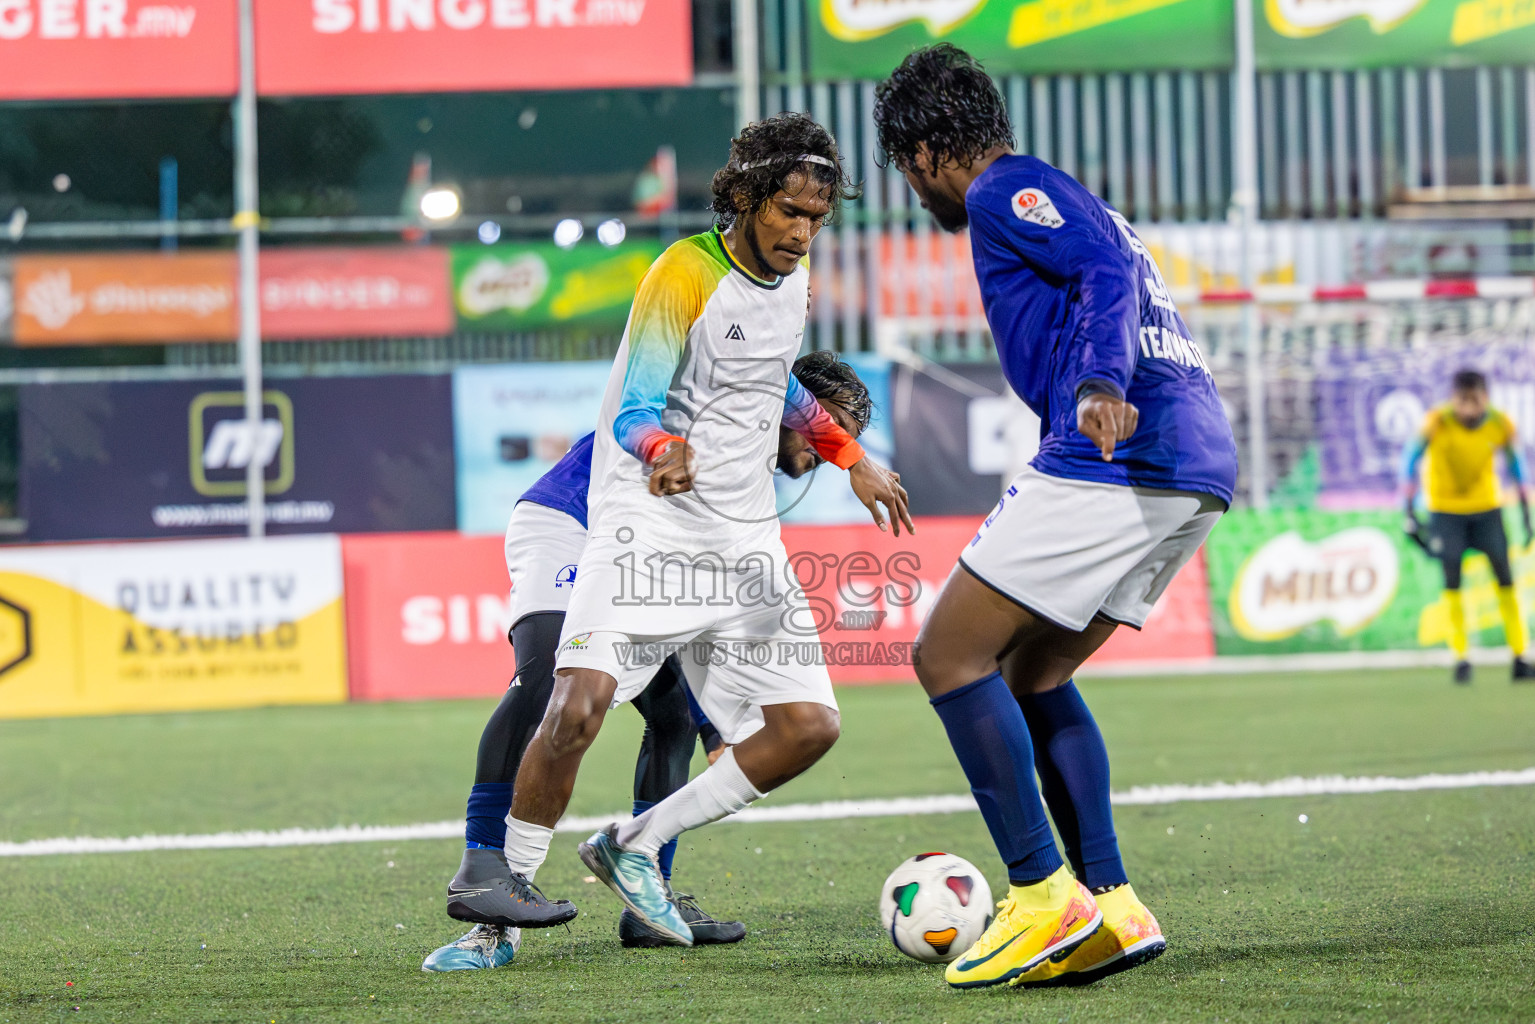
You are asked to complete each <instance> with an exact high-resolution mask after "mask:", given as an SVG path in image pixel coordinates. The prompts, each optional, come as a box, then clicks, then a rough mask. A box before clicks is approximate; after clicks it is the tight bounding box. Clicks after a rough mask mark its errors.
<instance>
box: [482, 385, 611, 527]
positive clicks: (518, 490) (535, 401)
mask: <svg viewBox="0 0 1535 1024" xmlns="http://www.w3.org/2000/svg"><path fill="white" fill-rule="evenodd" d="M612 368H613V364H612V363H610V362H606V361H603V362H589V363H516V364H510V365H502V366H464V367H460V368H459V369H457V370H455V371H453V444H454V451H455V453H456V460H455V461H456V464H457V478H458V527H459V529H460V530H463V531H464V532H465V533H494V534H501V533H503V532H505V530H506V520H507V517H508V516H510V515H511V514H512V506H513V505H515V504H516V503H517V499H518V498H520V497H522V492H523V491H526V490H527V489H528V488H529V487H531V486H533V483H534V481H536V480H537V479H538V478H539V477H541V476H543V475H544V474H545V473H547V472H548V471H549V470H550V469H551V468H553V466H554V464H555V463H556V462H558V461H560V459H561V458H563V457H564V455H565V453H566V452H567V451H569V450H570V446H571V445H572V444H573V443H575V442H576V441H577V440H579V439H580V438H581V437H582V435H584V434H589V433H591V432H592V430H593V429H594V428H595V427H596V426H597V409H598V406H600V405H601V404H602V392H603V389H604V388H606V387H607V384H608V373H609V371H611V370H612Z"/></svg>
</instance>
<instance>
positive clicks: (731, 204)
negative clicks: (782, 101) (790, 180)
mask: <svg viewBox="0 0 1535 1024" xmlns="http://www.w3.org/2000/svg"><path fill="white" fill-rule="evenodd" d="M805 154H809V155H810V156H818V157H821V158H823V159H826V160H830V161H831V163H832V165H833V166H831V167H827V166H825V165H823V164H819V163H811V162H810V161H802V160H800V159H798V158H799V157H800V156H802V155H805ZM795 171H800V172H802V173H803V174H805V175H806V177H807V178H808V179H809V180H810V181H811V182H813V183H815V185H816V186H817V187H818V188H819V189H822V190H824V191H825V192H826V193H827V197H828V198H829V199H830V200H831V207H832V215H833V216H835V215H836V212H837V207H838V206H839V205H840V204H841V203H842V202H844V201H845V200H849V199H856V198H857V197H858V196H859V194H860V190H859V189H858V187H857V186H855V185H854V184H853V182H852V180H851V179H850V178H849V177H848V174H847V168H845V167H844V166H843V165H842V157H841V156H840V155H838V153H837V143H836V142H835V141H834V140H833V139H832V137H831V133H830V132H828V131H827V130H826V129H825V128H822V127H821V126H820V125H818V124H816V123H815V121H814V120H812V119H811V118H809V117H806V116H805V115H804V114H792V113H785V114H779V115H777V116H776V117H769V118H764V119H763V120H761V121H755V122H753V123H752V124H749V125H747V126H746V127H745V128H742V129H741V134H740V135H738V136H736V137H735V138H734V139H732V140H731V141H730V160H729V161H728V162H727V163H726V164H725V166H724V167H721V168H720V169H719V170H718V171H715V172H714V180H713V181H712V182H711V183H710V185H709V188H710V190H711V191H712V192H713V193H714V199H713V201H712V202H711V203H710V204H709V206H710V208H711V209H712V210H713V211H714V214H715V217H716V218H717V219H718V221H719V224H720V226H721V227H728V226H730V225H731V224H733V223H735V219H736V216H737V214H738V213H739V212H740V208H741V207H742V206H744V207H745V208H746V209H748V210H761V209H762V208H763V207H764V206H766V205H767V202H768V200H770V199H772V198H773V196H775V195H777V194H778V192H779V191H780V190H782V189H783V187H784V186H783V183H784V179H785V178H787V177H788V176H789V175H790V174H792V173H793V172H795ZM828 219H829V218H828Z"/></svg>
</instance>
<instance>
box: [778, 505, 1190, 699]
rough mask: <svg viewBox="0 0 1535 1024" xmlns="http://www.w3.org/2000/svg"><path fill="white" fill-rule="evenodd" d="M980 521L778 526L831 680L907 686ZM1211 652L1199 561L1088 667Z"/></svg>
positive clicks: (944, 519)
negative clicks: (916, 646)
mask: <svg viewBox="0 0 1535 1024" xmlns="http://www.w3.org/2000/svg"><path fill="white" fill-rule="evenodd" d="M980 522H981V521H980V517H977V516H954V517H941V518H924V519H921V520H919V521H918V523H917V532H916V534H914V535H905V534H903V535H902V536H900V537H893V536H891V535H890V534H886V533H881V532H880V531H879V529H878V528H877V527H875V526H874V525H873V524H872V523H871V524H867V525H858V526H785V527H784V528H783V539H784V546H785V547H786V548H787V549H788V552H789V557H790V560H791V562H792V563H793V564H794V567H795V570H796V571H797V573H798V575H799V581H800V583H801V585H802V586H803V587H804V589H805V594H806V598H807V600H808V602H809V605H810V609H811V613H812V615H813V616H814V617H815V620H816V625H817V626H818V627H819V629H820V637H819V640H818V641H817V642H818V643H819V644H821V645H822V647H821V649H820V651H819V652H818V653H817V654H816V656H819V657H821V658H822V659H824V660H825V661H826V662H827V668H828V670H829V671H830V673H831V677H832V680H833V681H834V682H838V683H855V682H870V683H872V682H887V681H890V680H896V679H912V678H914V674H913V672H912V668H911V645H912V643H913V642H915V640H916V638H917V630H918V629H919V628H920V627H921V625H922V622H923V621H924V620H925V619H926V618H927V613H928V611H929V610H930V609H931V608H932V606H933V602H934V601H935V600H936V599H937V597H938V593H939V591H940V590H941V589H942V588H943V582H944V580H945V579H947V578H948V575H949V571H950V570H951V569H953V568H954V563H955V562H956V561H957V560H958V558H959V554H960V552H961V551H962V550H963V549H964V547H965V545H967V544H969V543H970V541H971V539H972V538H973V537H974V536H975V530H976V527H978V526H979V525H980ZM1213 649H1214V640H1213V639H1212V636H1211V632H1210V614H1209V600H1208V597H1207V595H1206V590H1205V579H1204V564H1203V560H1202V559H1197V558H1196V559H1195V561H1193V562H1190V563H1189V565H1188V566H1186V567H1185V568H1184V570H1183V571H1182V572H1181V573H1179V574H1178V576H1177V577H1175V578H1174V580H1173V582H1172V584H1171V585H1170V586H1169V587H1168V590H1167V593H1166V594H1165V595H1163V598H1162V600H1161V602H1160V603H1159V604H1158V605H1157V608H1156V611H1155V612H1154V613H1153V614H1152V617H1151V618H1150V619H1149V620H1148V621H1147V623H1146V629H1145V630H1144V631H1143V632H1139V633H1138V632H1136V631H1135V630H1132V629H1121V630H1118V631H1116V633H1115V634H1114V636H1113V637H1111V638H1110V640H1109V643H1108V644H1106V645H1105V646H1104V648H1103V649H1102V650H1101V651H1099V652H1098V654H1096V655H1095V656H1094V658H1093V663H1095V664H1101V663H1107V662H1113V661H1165V660H1180V659H1202V658H1208V657H1209V656H1210V655H1211V654H1212V653H1213Z"/></svg>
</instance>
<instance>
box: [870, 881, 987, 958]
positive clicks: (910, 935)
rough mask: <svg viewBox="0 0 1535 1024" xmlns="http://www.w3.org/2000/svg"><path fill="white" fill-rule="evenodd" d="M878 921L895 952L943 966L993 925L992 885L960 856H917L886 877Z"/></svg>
mask: <svg viewBox="0 0 1535 1024" xmlns="http://www.w3.org/2000/svg"><path fill="white" fill-rule="evenodd" d="M879 919H880V923H881V924H883V925H884V927H885V931H886V933H887V934H889V936H890V941H891V942H893V943H895V948H896V949H899V950H900V951H901V952H902V953H905V954H906V955H907V956H909V957H911V958H912V959H914V960H921V961H922V962H923V963H926V964H946V963H948V962H949V961H950V960H954V959H957V958H958V957H959V955H960V954H961V953H963V952H964V951H965V950H967V949H969V948H970V947H971V946H972V945H973V944H974V943H975V940H976V939H979V938H980V937H981V933H982V932H984V931H985V930H986V926H987V925H989V924H990V923H991V886H989V885H987V884H986V879H985V878H983V877H981V873H980V872H979V871H977V870H976V868H975V865H974V864H971V863H970V862H969V861H968V860H965V858H963V857H956V856H954V855H953V854H952V853H919V854H917V855H916V856H915V857H912V858H911V859H910V860H905V861H902V862H901V866H900V867H898V868H896V869H895V870H894V871H892V872H890V877H889V878H887V879H885V888H884V890H883V891H882V892H881V893H880V896H879Z"/></svg>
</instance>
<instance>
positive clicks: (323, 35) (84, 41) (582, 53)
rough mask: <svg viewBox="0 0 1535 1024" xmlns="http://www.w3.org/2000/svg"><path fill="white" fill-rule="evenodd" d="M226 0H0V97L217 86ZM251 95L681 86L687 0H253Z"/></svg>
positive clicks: (231, 14)
mask: <svg viewBox="0 0 1535 1024" xmlns="http://www.w3.org/2000/svg"><path fill="white" fill-rule="evenodd" d="M236 12H237V3H236V0H158V2H157V0H0V101H4V100H44V99H107V98H150V97H182V96H210V97H212V96H230V95H233V93H234V92H235V88H236V85H237V81H238V61H237V59H236V42H237V39H238V18H237V13H236ZM255 29H256V87H257V89H258V90H259V91H260V92H261V93H262V94H263V95H276V96H296V95H311V96H312V95H340V94H359V93H363V94H366V93H390V92H467V91H475V90H486V91H490V90H504V89H583V88H613V87H624V86H664V85H686V84H687V83H688V82H689V81H691V79H692V74H693V66H692V53H693V43H692V22H691V14H690V8H689V4H688V2H687V0H260V2H259V3H257V4H256V9H255Z"/></svg>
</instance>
